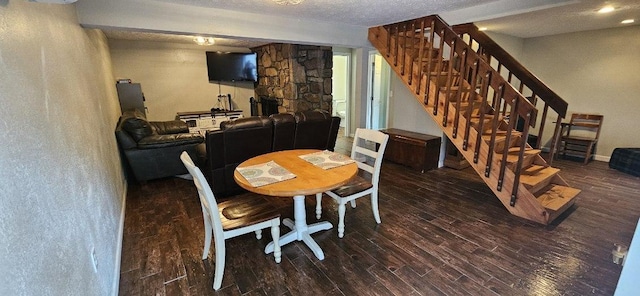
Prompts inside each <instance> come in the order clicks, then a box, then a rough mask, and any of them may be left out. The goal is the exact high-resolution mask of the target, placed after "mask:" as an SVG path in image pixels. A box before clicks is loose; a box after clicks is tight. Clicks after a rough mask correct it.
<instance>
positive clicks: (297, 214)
mask: <svg viewBox="0 0 640 296" xmlns="http://www.w3.org/2000/svg"><path fill="white" fill-rule="evenodd" d="M293 217H294V219H295V221H291V219H284V220H283V221H282V224H284V225H285V226H287V227H289V228H291V231H290V232H289V233H287V234H285V235H283V236H281V237H280V246H283V245H286V244H288V243H290V242H292V241H294V240H298V241H302V242H304V243H305V244H306V245H307V246H308V247H309V248H310V249H311V251H313V254H315V255H316V257H318V259H320V260H323V259H324V253H323V252H322V249H321V248H320V246H319V245H318V243H316V241H314V240H313V238H312V237H311V234H313V233H316V232H318V231H321V230H327V229H331V228H333V225H331V223H329V222H327V221H323V222H318V223H313V224H311V225H307V214H306V212H305V204H304V195H296V196H294V197H293ZM271 252H273V242H270V243H269V244H268V245H267V247H266V248H265V253H267V254H269V253H271Z"/></svg>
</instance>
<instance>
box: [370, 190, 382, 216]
mask: <svg viewBox="0 0 640 296" xmlns="http://www.w3.org/2000/svg"><path fill="white" fill-rule="evenodd" d="M371 209H372V210H373V218H374V219H376V223H378V224H380V222H381V221H380V211H379V210H378V190H373V192H371Z"/></svg>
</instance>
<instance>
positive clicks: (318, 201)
mask: <svg viewBox="0 0 640 296" xmlns="http://www.w3.org/2000/svg"><path fill="white" fill-rule="evenodd" d="M320 216H322V192H320V193H316V219H320Z"/></svg>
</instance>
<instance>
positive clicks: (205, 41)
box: [193, 36, 216, 45]
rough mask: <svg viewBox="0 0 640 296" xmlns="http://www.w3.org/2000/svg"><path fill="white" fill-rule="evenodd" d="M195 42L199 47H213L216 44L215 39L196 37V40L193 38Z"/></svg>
mask: <svg viewBox="0 0 640 296" xmlns="http://www.w3.org/2000/svg"><path fill="white" fill-rule="evenodd" d="M193 41H195V42H196V43H197V44H198V45H213V44H214V43H216V41H215V40H214V39H213V37H202V36H196V37H195V38H193Z"/></svg>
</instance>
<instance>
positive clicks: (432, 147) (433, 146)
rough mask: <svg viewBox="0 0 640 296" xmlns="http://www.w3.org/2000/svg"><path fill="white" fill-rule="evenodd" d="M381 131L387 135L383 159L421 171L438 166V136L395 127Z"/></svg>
mask: <svg viewBox="0 0 640 296" xmlns="http://www.w3.org/2000/svg"><path fill="white" fill-rule="evenodd" d="M381 132H383V133H385V134H388V135H389V142H388V143H387V149H386V151H385V152H384V158H383V159H385V160H389V161H392V162H395V163H398V164H402V165H406V166H409V167H411V168H414V169H417V170H420V171H422V172H425V171H428V170H431V169H435V168H437V167H438V159H439V157H440V141H441V139H440V137H437V136H433V135H426V134H421V133H416V132H410V131H405V130H401V129H396V128H390V129H386V130H381Z"/></svg>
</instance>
